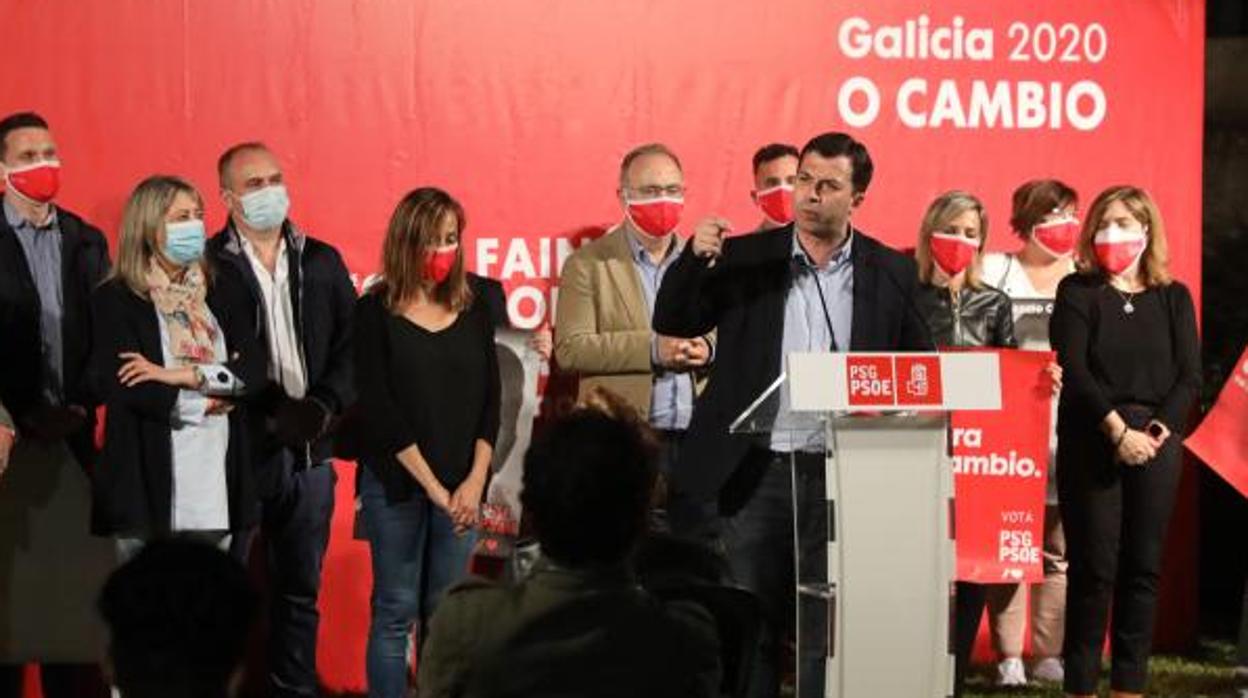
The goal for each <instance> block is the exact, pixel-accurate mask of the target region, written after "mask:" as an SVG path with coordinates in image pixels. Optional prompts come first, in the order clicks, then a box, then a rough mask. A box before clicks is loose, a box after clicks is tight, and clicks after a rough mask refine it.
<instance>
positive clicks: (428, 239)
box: [376, 187, 472, 312]
mask: <svg viewBox="0 0 1248 698" xmlns="http://www.w3.org/2000/svg"><path fill="white" fill-rule="evenodd" d="M447 215H452V216H455V227H456V232H457V233H458V234H459V235H460V236H461V237H462V235H463V232H464V227H465V226H466V224H467V219H466V218H465V217H464V207H463V206H461V205H460V203H459V202H458V201H456V200H455V199H453V198H452V197H451V195H450V194H447V193H446V192H444V191H442V190H441V189H436V188H434V187H421V188H420V189H415V190H413V191H411V192H409V193H408V194H407V196H404V197H403V200H402V201H400V202H399V205H398V206H397V207H395V209H394V214H393V215H391V216H390V225H389V227H388V228H387V230H386V240H385V243H384V244H383V245H382V249H381V273H382V277H383V280H382V281H381V282H379V283H378V284H377V286H376V291H377V292H378V293H380V294H381V297H382V300H383V302H384V303H385V305H386V307H387V308H388V309H390V310H391V311H392V312H397V311H398V309H399V306H400V305H401V304H403V303H404V302H406V301H409V300H411V299H412V298H413V297H415V295H416V293H417V291H418V290H419V289H420V288H421V286H422V285H423V284H425V283H426V281H427V279H426V278H425V264H424V262H425V256H426V254H427V253H428V252H429V251H430V250H431V249H433V248H434V247H435V246H436V245H437V239H438V233H439V232H440V228H441V226H442V221H443V219H444V218H445V217H446V216H447ZM432 299H433V300H434V301H436V302H438V303H441V304H442V305H445V306H446V307H448V308H450V309H451V310H454V311H456V312H459V311H462V310H464V309H466V308H467V307H468V306H469V305H471V304H472V289H471V288H469V286H468V279H467V276H466V274H465V273H464V245H463V240H462V239H461V240H460V245H459V249H458V250H457V251H456V253H455V266H453V267H452V268H451V275H450V276H449V277H447V279H446V281H445V282H443V283H440V284H438V285H437V286H435V287H434V288H433V293H432Z"/></svg>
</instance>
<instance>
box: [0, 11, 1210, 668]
mask: <svg viewBox="0 0 1248 698" xmlns="http://www.w3.org/2000/svg"><path fill="white" fill-rule="evenodd" d="M0 8H2V9H0V24H3V25H4V26H5V27H6V28H7V29H8V40H7V41H6V45H5V48H6V55H7V56H8V57H9V60H7V61H6V67H5V69H4V70H3V71H0V112H4V113H8V112H11V111H16V110H22V109H34V110H37V111H39V112H40V113H42V114H43V115H45V116H46V117H47V118H48V119H49V120H50V121H51V123H52V125H53V128H54V132H55V136H56V138H57V141H58V145H59V147H60V150H61V153H62V157H63V163H64V170H63V173H62V174H63V182H64V186H63V189H62V193H61V196H60V199H59V201H60V203H61V204H62V205H64V206H66V207H69V208H71V209H73V210H75V211H77V212H79V213H80V214H82V215H84V216H85V217H87V218H88V219H89V220H91V221H93V222H95V223H96V224H97V225H99V226H101V227H102V228H104V229H105V230H106V231H107V233H108V235H109V237H110V239H113V238H115V228H116V224H117V221H118V219H119V216H120V211H121V206H122V202H123V201H124V199H125V197H126V195H127V194H128V192H129V191H130V189H131V188H133V186H134V185H135V184H136V183H137V182H138V181H139V180H140V179H141V178H142V177H144V176H146V175H148V174H152V173H155V172H169V173H174V174H180V175H184V176H186V177H189V178H190V179H191V180H192V181H194V182H196V183H197V184H198V185H199V186H200V188H201V189H202V191H203V192H204V194H205V197H206V199H207V200H208V202H209V205H208V219H209V225H210V227H213V228H215V227H216V226H218V225H220V224H221V222H222V221H223V216H224V210H223V206H221V204H220V201H219V199H218V197H217V196H216V186H215V161H216V158H217V156H218V155H219V154H220V152H221V151H222V150H223V149H224V148H226V147H227V146H229V145H231V144H233V143H236V142H239V141H243V140H255V139H259V140H263V141H265V142H267V143H268V144H269V145H270V147H271V148H272V149H273V150H274V151H275V152H276V153H277V154H278V155H279V157H280V159H281V160H282V163H283V165H284V167H285V170H286V177H287V181H288V184H289V187H290V191H291V197H292V201H293V209H292V217H293V218H294V219H295V220H296V221H297V222H298V223H300V224H301V225H302V226H303V227H305V228H306V229H307V230H308V231H310V232H311V233H312V234H313V235H316V236H319V237H321V238H323V239H326V240H328V241H330V242H332V243H334V244H335V245H337V246H338V247H339V248H340V249H341V250H342V252H343V255H344V257H345V259H346V260H347V263H348V265H349V266H350V267H351V269H352V271H353V272H354V273H355V274H357V275H358V278H359V279H360V280H363V278H365V277H367V276H368V275H369V274H372V273H374V272H375V271H376V269H377V266H378V264H377V259H378V253H379V250H380V243H381V238H382V234H383V231H384V229H385V224H386V221H387V218H388V216H389V214H390V212H391V210H392V207H393V206H394V204H395V203H396V202H397V201H398V199H399V198H400V196H401V195H402V194H403V193H404V192H406V191H407V190H409V189H411V188H413V187H416V186H420V185H436V186H440V187H443V188H445V189H447V190H448V191H450V192H451V193H452V194H454V195H455V196H456V197H458V198H459V199H460V200H461V201H462V202H463V203H464V205H465V207H466V209H467V212H468V229H467V231H466V239H467V242H468V244H469V249H468V254H469V263H470V266H471V267H472V268H473V269H475V270H476V271H479V272H480V273H483V274H486V275H489V276H494V277H497V278H501V279H502V280H503V281H504V283H505V285H506V287H507V290H508V293H509V308H510V313H511V317H512V319H513V321H514V322H515V323H516V324H517V325H518V326H520V327H534V326H536V325H537V324H539V323H540V322H542V321H543V319H545V318H547V316H548V314H549V311H550V308H552V307H553V306H554V303H553V296H554V294H556V293H557V292H558V276H559V270H560V266H561V263H562V261H563V260H564V259H565V258H566V257H567V255H568V254H570V252H571V250H572V249H573V248H574V246H575V245H576V244H577V242H578V241H579V240H580V239H582V238H583V237H585V236H587V235H593V234H596V232H597V231H600V230H601V229H602V228H603V227H605V226H607V225H609V224H611V223H613V222H614V221H616V220H618V219H619V217H620V210H619V205H618V202H617V200H616V194H615V187H616V176H617V172H616V169H617V167H618V162H619V160H620V157H621V156H622V155H623V154H624V153H625V152H626V151H627V150H628V149H629V148H631V147H632V146H634V145H636V144H639V143H643V142H646V141H655V140H658V141H663V142H665V143H667V144H668V145H669V146H671V147H672V148H673V149H674V150H675V151H676V152H677V153H678V154H679V155H680V156H681V158H682V161H683V163H684V169H685V174H686V180H687V184H688V189H689V190H688V196H687V209H686V221H685V228H686V229H687V228H688V227H689V226H690V224H691V223H692V221H693V220H694V219H695V218H697V217H700V216H703V215H707V214H712V213H714V214H718V215H723V216H726V217H728V218H729V219H730V220H732V221H733V222H734V224H735V228H736V230H737V231H738V232H744V231H748V230H750V229H752V228H754V227H755V224H756V223H757V222H758V221H759V220H760V218H761V216H760V214H759V213H758V211H757V210H755V209H754V208H753V207H752V204H751V202H750V199H749V191H750V188H751V172H750V165H749V161H750V156H751V154H752V153H753V151H754V150H755V149H756V148H757V147H759V146H760V145H762V144H765V143H768V142H772V141H789V142H793V143H796V144H798V145H799V146H800V145H801V143H802V142H804V141H805V140H806V139H807V138H809V137H810V136H812V135H814V134H816V133H819V132H823V131H828V130H848V131H850V132H852V133H853V134H854V135H855V136H856V137H858V138H859V139H861V140H862V141H863V142H865V143H866V144H867V145H868V147H869V148H870V150H871V153H872V156H873V157H874V159H875V162H876V176H875V180H874V183H873V184H872V186H871V189H870V191H869V192H868V194H867V197H866V200H865V202H864V204H863V206H862V208H861V209H860V210H859V211H858V212H857V213H856V218H855V223H856V224H857V225H859V226H860V227H861V228H863V229H864V230H866V231H869V232H870V233H872V234H873V235H876V236H877V237H879V238H880V239H882V240H883V241H885V242H887V243H889V244H892V245H895V246H909V245H911V244H912V242H913V240H914V237H915V234H916V231H917V228H918V223H919V219H920V216H921V214H922V211H923V209H924V208H925V206H926V205H927V203H928V202H929V201H930V200H931V199H932V198H933V197H934V196H936V195H937V194H939V193H941V192H942V191H945V190H948V189H952V188H960V189H966V190H970V191H972V192H974V193H976V194H977V195H979V196H980V197H982V198H983V199H984V201H985V202H986V204H987V207H988V210H989V213H990V217H991V220H992V226H991V237H990V239H989V247H990V248H991V249H1009V248H1013V247H1015V246H1016V245H1017V242H1016V240H1015V239H1014V238H1013V237H1012V236H1011V235H1010V234H1009V231H1008V227H1007V226H1006V225H1005V224H1004V223H1003V222H1004V221H1005V220H1007V219H1008V206H1009V196H1010V192H1011V191H1012V190H1013V188H1014V187H1016V186H1017V185H1018V184H1020V183H1022V182H1023V181H1026V180H1028V179H1031V178H1035V177H1050V176H1056V177H1060V178H1062V179H1064V180H1066V181H1067V182H1069V183H1070V184H1072V185H1073V186H1074V187H1076V188H1077V189H1078V190H1079V192H1080V193H1081V195H1082V196H1083V199H1084V203H1085V205H1086V203H1087V202H1088V201H1090V199H1091V198H1092V196H1094V195H1095V193H1096V192H1097V191H1099V190H1100V189H1101V188H1103V187H1105V186H1108V185H1110V184H1116V183H1120V182H1131V183H1135V184H1139V185H1143V186H1145V187H1147V188H1149V189H1150V190H1151V191H1152V192H1153V193H1154V194H1155V196H1156V198H1157V201H1158V203H1159V205H1160V207H1161V210H1162V212H1163V214H1164V216H1165V218H1166V221H1167V223H1168V229H1169V231H1170V236H1171V238H1170V243H1171V246H1170V251H1171V259H1172V264H1173V268H1174V271H1175V273H1176V276H1177V277H1178V278H1180V279H1182V280H1184V281H1186V282H1188V284H1189V287H1191V288H1192V289H1193V291H1194V292H1197V293H1198V292H1199V289H1200V284H1199V283H1198V281H1199V270H1200V232H1199V231H1200V171H1201V170H1200V158H1201V120H1202V102H1203V95H1202V85H1203V55H1204V4H1203V2H1201V1H1200V0H1131V1H1130V2H1127V1H1126V0H1115V1H1110V0H1092V1H1086V0H1054V1H1053V2H1046V3H1034V2H1026V1H1025V0H1005V1H1001V2H992V3H985V2H976V1H974V0H951V1H950V2H943V3H939V4H937V5H933V4H932V3H929V2H922V1H920V0H876V1H875V2H871V3H860V2H850V1H849V0H791V1H789V2H785V3H781V4H776V3H753V2H722V0H687V1H685V2H678V3H673V2H660V1H658V0H640V1H638V2H628V3H603V2H584V1H583V0H541V1H540V2H539V1H536V0H517V1H515V2H507V3H500V2H495V1H493V0H454V1H452V0H375V1H370V2H356V1H347V0H342V1H337V0H333V1H328V2H313V1H310V0H216V1H212V2H209V1H207V0H202V1H201V0H184V1H183V2H152V1H150V0H43V1H40V2H28V1H25V0H3V2H0ZM340 467H342V468H343V470H342V474H343V477H342V478H341V479H340V487H339V492H338V495H339V497H338V508H337V514H336V519H335V529H334V536H335V537H334V541H333V543H332V545H331V551H330V557H329V559H328V560H327V564H326V572H325V597H326V598H325V602H324V606H325V610H326V614H325V623H324V625H323V627H322V631H323V635H324V637H325V639H326V640H331V641H327V642H323V643H322V645H321V660H322V669H323V671H324V673H325V678H326V681H327V683H328V684H329V685H331V686H333V687H337V688H347V687H353V688H359V687H360V686H362V684H363V678H362V667H363V636H362V629H363V627H364V624H365V623H366V622H367V605H366V599H367V590H368V585H369V581H368V575H367V570H368V565H367V560H368V559H367V550H366V549H365V548H364V547H363V546H362V545H360V544H358V543H352V542H350V541H349V539H348V535H347V534H348V533H349V530H350V529H349V519H350V514H351V501H352V488H351V482H352V477H351V472H350V470H349V468H348V467H346V466H340Z"/></svg>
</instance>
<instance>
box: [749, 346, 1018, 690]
mask: <svg viewBox="0 0 1248 698" xmlns="http://www.w3.org/2000/svg"><path fill="white" fill-rule="evenodd" d="M786 363H787V366H786V368H787V371H786V372H785V373H784V374H782V375H781V376H780V378H779V379H777V380H776V382H775V383H773V384H772V385H771V386H770V387H769V388H768V389H767V390H766V391H764V393H763V394H762V395H760V396H759V397H758V399H757V400H755V402H754V403H753V404H751V405H750V407H749V408H748V409H747V410H746V411H745V412H744V413H743V414H742V415H741V416H740V417H738V418H737V420H736V421H735V422H734V423H733V425H732V431H733V432H734V433H741V434H752V435H754V438H756V439H758V440H759V441H760V442H761V443H762V444H763V445H764V447H766V445H767V444H769V443H770V444H774V443H776V439H777V437H776V435H777V434H782V435H784V437H785V438H784V440H785V442H786V443H789V444H797V445H798V446H797V448H796V450H795V451H794V456H793V457H792V458H791V459H790V467H791V468H792V469H793V483H794V486H793V503H794V511H793V515H794V529H793V530H794V547H795V553H794V558H795V568H796V570H795V572H796V574H795V578H796V582H797V599H798V603H797V609H796V612H797V619H796V627H797V628H798V633H797V635H798V657H799V662H798V673H797V679H798V687H797V695H798V696H819V695H822V696H827V697H829V698H832V697H835V698H861V697H863V696H881V697H893V696H895V697H897V698H901V697H903V696H904V697H905V698H944V697H946V696H949V695H951V694H952V693H953V675H954V672H953V649H954V644H953V638H952V623H951V600H952V590H953V581H954V569H955V565H954V562H955V560H954V542H953V541H954V537H953V534H954V532H953V530H952V521H953V468H952V465H951V463H950V460H949V439H948V424H949V420H948V411H949V410H955V409H973V410H997V409H1000V408H1001V384H1000V369H999V365H998V360H997V356H996V354H993V353H975V352H965V353H962V352H959V353H951V354H934V353H933V354H902V353H899V354H882V353H815V354H802V353H795V354H790V355H789V356H788V357H787V362H786ZM815 454H818V455H820V456H822V459H820V458H818V457H817V456H816V455H815ZM820 460H822V463H823V468H822V473H815V475H816V477H814V478H812V477H811V473H810V472H805V473H802V472H799V470H801V469H803V468H804V469H805V470H806V471H809V470H810V466H811V464H812V463H814V464H816V469H818V468H817V464H818V463H819V461H820ZM820 480H821V481H822V486H823V490H824V495H823V496H822V497H820V496H818V493H812V492H810V491H803V490H802V488H803V485H804V484H805V485H806V486H807V487H811V486H815V487H817V486H818V485H817V484H816V485H812V484H811V483H817V482H818V481H820ZM812 495H813V496H812ZM803 657H804V658H806V661H804V662H803V661H801V660H802V658H803ZM821 686H822V690H820V687H821Z"/></svg>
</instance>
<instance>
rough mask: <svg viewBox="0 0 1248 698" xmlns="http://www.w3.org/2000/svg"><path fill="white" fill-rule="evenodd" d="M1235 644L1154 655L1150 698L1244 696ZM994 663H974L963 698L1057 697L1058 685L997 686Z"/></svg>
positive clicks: (1246, 688) (1246, 686)
mask: <svg viewBox="0 0 1248 698" xmlns="http://www.w3.org/2000/svg"><path fill="white" fill-rule="evenodd" d="M1234 665H1235V648H1234V646H1232V645H1230V644H1229V643H1221V642H1202V643H1200V645H1199V646H1198V647H1197V648H1196V650H1194V651H1193V652H1192V653H1191V654H1190V655H1186V656H1174V655H1156V656H1154V657H1153V659H1152V661H1151V662H1150V663H1149V678H1148V690H1147V691H1146V693H1145V695H1147V696H1150V697H1152V698H1240V697H1241V690H1242V691H1243V693H1242V695H1243V696H1248V680H1244V679H1240V678H1236V676H1235V674H1234V668H1233V667H1234ZM995 679H996V667H995V666H991V665H990V666H985V667H976V669H975V671H974V673H973V674H972V675H971V676H970V677H968V678H967V686H966V691H965V692H964V693H963V696H965V698H1040V697H1044V698H1049V697H1050V696H1052V697H1053V698H1060V697H1061V696H1062V690H1061V686H1055V685H1032V686H1028V687H1026V688H997V687H996V686H995V685H994V681H995ZM1108 692H1109V667H1108V665H1107V666H1106V667H1105V672H1104V674H1103V676H1102V679H1101V695H1108Z"/></svg>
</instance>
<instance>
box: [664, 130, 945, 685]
mask: <svg viewBox="0 0 1248 698" xmlns="http://www.w3.org/2000/svg"><path fill="white" fill-rule="evenodd" d="M872 172H873V164H872V162H871V157H870V155H869V154H868V152H867V149H866V147H865V146H863V145H862V144H861V143H859V142H857V141H856V140H854V139H853V138H852V137H850V136H848V135H845V134H840V133H827V134H823V135H820V136H817V137H815V138H814V139H812V140H811V141H810V142H809V143H807V144H806V146H805V147H804V148H803V149H802V151H801V156H800V158H799V164H798V174H797V181H796V184H795V192H794V196H795V208H796V213H797V217H796V220H795V221H794V222H793V223H791V224H789V225H787V226H785V227H783V228H780V229H778V230H775V231H772V232H770V233H768V234H760V235H746V236H742V237H737V238H732V239H727V240H725V239H724V233H725V232H726V231H727V230H728V229H729V225H728V223H727V222H726V221H724V220H722V219H716V218H711V219H707V220H705V221H703V222H702V223H701V224H700V225H699V226H698V227H697V229H696V231H695V234H694V238H693V240H692V244H690V245H688V246H686V248H685V250H684V252H683V253H682V254H681V257H680V259H679V260H677V262H676V263H675V264H674V265H673V266H672V268H671V270H670V271H669V272H668V275H667V277H666V278H665V279H664V281H663V286H662V288H661V289H660V291H659V295H658V301H657V303H656V304H655V312H654V329H655V331H656V332H658V333H661V334H666V335H672V336H678V337H697V336H701V335H703V334H705V333H707V332H709V331H710V330H711V329H712V328H715V327H718V328H719V342H718V343H717V345H716V348H715V363H714V367H713V368H712V370H711V375H710V379H709V381H708V384H707V387H706V390H705V392H703V393H702V395H701V397H700V398H699V400H698V402H697V404H696V406H695V408H694V412H693V420H692V422H691V424H690V425H689V434H688V438H687V440H686V447H685V451H684V452H683V453H682V455H681V459H682V463H681V464H680V465H679V466H678V467H677V468H676V469H675V471H674V472H675V474H676V477H675V479H674V481H673V482H672V486H673V489H674V492H673V504H672V505H671V511H670V512H669V515H670V516H671V517H672V525H673V529H674V530H676V532H677V533H683V534H685V535H689V536H693V537H697V538H716V537H720V536H722V540H723V544H724V546H725V549H726V551H727V553H728V556H729V560H730V562H731V564H732V567H733V572H734V574H735V575H736V576H737V578H738V581H739V582H740V583H742V584H744V585H745V586H746V587H747V588H750V589H751V590H753V591H755V592H756V593H758V594H759V596H760V598H761V599H762V600H763V604H764V608H765V610H766V612H767V614H768V618H769V620H770V621H771V631H772V632H770V633H768V634H766V636H765V640H764V643H763V644H764V645H765V647H763V648H762V650H761V653H762V655H761V656H760V657H759V663H760V664H759V666H758V669H759V670H758V671H756V672H755V679H756V681H755V686H754V690H753V692H752V695H775V694H776V692H777V691H778V685H779V670H778V657H779V651H778V649H779V632H780V631H781V630H782V629H783V628H787V627H791V626H792V608H793V589H794V585H793V544H792V540H793V539H792V536H793V528H792V526H791V525H790V524H789V523H788V522H790V521H792V499H791V495H790V491H791V487H792V480H791V478H792V470H791V468H790V462H791V460H792V455H793V454H797V462H798V463H799V468H798V477H799V488H798V489H799V491H800V492H801V493H802V494H803V495H809V497H810V500H811V501H810V502H809V503H807V502H805V501H803V502H802V505H805V506H803V508H804V509H805V510H808V511H810V512H812V513H813V512H814V511H816V510H817V509H819V508H820V507H819V504H820V502H821V500H822V498H823V485H822V482H823V457H822V455H821V454H822V449H823V441H822V439H823V435H822V432H821V431H819V430H817V429H815V430H810V431H809V433H800V432H799V433H791V432H787V431H781V430H776V431H775V432H774V433H771V434H770V435H767V434H764V435H745V434H729V433H728V430H729V426H730V425H731V423H732V422H733V421H734V420H735V419H736V418H737V416H738V415H740V414H741V413H742V412H743V411H745V409H746V408H747V407H748V406H749V405H750V404H751V403H752V402H753V401H754V400H755V398H757V397H758V396H759V395H761V394H762V393H763V392H764V391H765V390H766V389H767V388H768V387H769V386H770V385H771V384H772V383H773V382H774V381H775V380H776V378H777V377H778V376H779V375H780V372H781V371H782V370H783V357H784V356H785V355H786V354H787V353H789V352H793V351H867V350H875V351H898V350H901V351H905V350H928V349H931V348H932V343H931V338H930V337H929V335H928V332H927V330H926V328H925V327H924V324H923V321H922V319H921V318H920V317H919V316H918V314H917V313H916V311H915V309H914V306H913V300H912V295H913V291H914V289H915V286H916V283H917V274H916V271H915V266H914V263H913V261H911V260H910V259H909V258H908V257H905V256H904V255H902V254H900V253H898V252H896V251H894V250H891V249H889V248H888V247H886V246H884V245H883V244H881V243H879V242H877V241H876V240H874V239H872V238H870V237H868V236H867V235H866V234H864V233H863V232H861V231H859V230H857V229H856V228H854V226H853V225H852V224H851V222H850V218H851V215H852V212H853V211H854V210H855V209H856V208H857V207H858V206H859V205H860V204H861V203H862V201H863V197H864V196H865V194H866V190H867V186H868V185H869V184H870V182H871V176H872ZM780 398H781V399H780V400H779V401H777V403H776V404H777V405H778V408H779V409H780V410H785V409H787V408H786V405H787V395H781V396H780ZM717 514H718V515H721V516H723V517H724V518H723V519H718V518H717ZM801 525H802V526H803V528H804V530H805V534H804V537H805V538H813V539H818V538H819V537H820V531H824V530H826V521H822V522H820V521H810V522H802V523H801ZM823 535H826V533H824V534H823ZM820 548H822V549H823V550H825V551H826V546H823V545H817V546H815V548H814V549H813V552H812V553H811V554H809V555H807V554H803V556H802V557H803V558H804V564H806V563H809V564H811V565H812V569H817V568H818V567H819V566H820V565H821V564H822V558H821V557H820V556H819V554H818V549H820ZM804 576H805V575H804ZM815 649H822V648H815ZM811 661H812V663H814V659H813V658H811ZM806 677H807V676H806V675H804V678H806ZM820 678H821V677H820ZM812 684H817V685H818V686H822V681H821V680H817V681H807V682H806V686H807V687H810V686H811V685H812ZM804 692H805V691H803V693H804Z"/></svg>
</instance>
